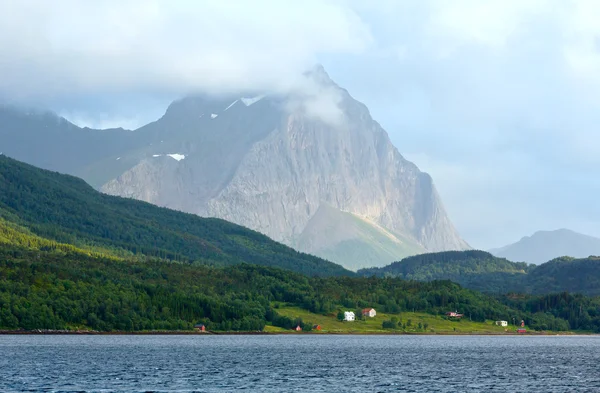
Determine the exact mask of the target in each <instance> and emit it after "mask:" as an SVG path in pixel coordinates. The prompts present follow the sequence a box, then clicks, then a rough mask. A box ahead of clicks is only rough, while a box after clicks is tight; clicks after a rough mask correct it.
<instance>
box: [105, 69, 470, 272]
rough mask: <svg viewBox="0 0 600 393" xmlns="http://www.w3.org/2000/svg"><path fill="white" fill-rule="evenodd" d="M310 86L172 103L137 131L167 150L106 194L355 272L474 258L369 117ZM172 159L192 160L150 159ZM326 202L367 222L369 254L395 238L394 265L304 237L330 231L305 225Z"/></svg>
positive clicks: (330, 90) (313, 78) (337, 94)
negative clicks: (339, 253)
mask: <svg viewBox="0 0 600 393" xmlns="http://www.w3.org/2000/svg"><path fill="white" fill-rule="evenodd" d="M307 81H308V83H309V84H310V88H308V89H304V90H302V89H300V90H299V91H298V92H297V93H292V94H290V95H288V96H285V97H275V96H272V97H266V98H263V99H260V100H258V101H255V102H253V103H251V104H250V105H248V102H249V101H250V100H245V101H243V100H237V101H236V102H234V103H233V105H231V106H229V105H230V104H231V101H233V100H229V101H222V102H215V101H210V100H203V99H199V98H188V99H184V100H182V101H179V102H176V103H174V104H173V105H172V106H171V108H169V110H168V111H167V114H166V115H165V116H164V117H163V118H162V119H160V120H158V121H157V122H155V123H153V124H151V125H148V126H146V127H144V128H142V129H140V130H138V131H136V133H137V132H140V133H141V132H143V133H147V134H150V133H152V134H154V135H156V141H157V140H158V139H161V140H163V142H162V144H158V142H156V143H154V144H153V146H154V147H152V148H150V147H148V148H147V150H146V153H145V154H146V155H145V158H144V159H142V160H141V161H140V162H139V163H138V164H137V165H135V166H133V167H132V168H130V169H129V170H127V171H126V172H124V173H123V174H121V175H120V176H119V177H117V178H116V179H113V180H111V181H109V182H108V183H106V184H105V185H104V186H103V187H102V191H103V192H106V193H109V194H114V195H121V196H127V197H132V198H136V199H141V200H145V201H147V202H150V203H154V204H157V205H161V206H166V207H170V208H175V209H179V210H183V211H186V212H190V213H196V214H199V215H201V216H214V217H219V218H223V219H226V220H229V221H232V222H235V223H238V224H241V225H244V226H247V227H249V228H252V229H255V230H258V231H260V232H262V233H265V234H267V235H269V236H270V237H272V238H273V239H275V240H278V241H281V242H284V243H286V244H289V245H295V246H296V247H298V248H300V249H301V250H302V251H307V252H312V253H315V254H317V255H325V254H326V255H327V257H329V258H331V259H333V261H334V262H338V263H340V264H342V265H344V266H348V267H351V268H357V267H363V266H367V265H369V266H371V265H373V264H375V265H384V264H387V263H389V262H392V261H393V260H395V259H400V258H402V257H404V256H406V255H410V254H414V253H418V252H425V251H442V250H461V249H467V248H469V246H468V245H467V244H466V243H465V242H464V241H463V240H462V239H461V238H460V236H459V235H458V233H457V231H456V230H455V229H454V227H453V225H452V223H451V222H450V220H449V218H448V217H447V215H446V213H445V210H444V207H443V206H442V203H441V201H440V198H439V196H438V194H437V192H436V190H435V187H434V185H433V182H432V180H431V178H430V176H429V175H427V174H425V173H422V172H420V171H419V169H418V168H417V167H416V166H415V165H414V164H413V163H411V162H409V161H407V160H405V159H404V158H403V157H402V156H401V155H400V153H399V152H398V150H397V149H396V148H395V147H394V146H393V145H392V143H391V141H390V140H389V137H388V135H387V133H386V132H385V131H384V130H383V129H382V128H381V127H380V125H379V124H378V123H377V122H375V121H374V120H373V119H372V118H371V116H370V113H369V111H368V109H367V108H366V107H365V106H364V105H363V104H361V103H359V102H358V101H356V100H354V99H353V98H352V97H351V96H350V95H349V94H348V93H347V92H346V91H345V90H343V89H341V88H340V87H338V86H337V85H335V84H334V83H333V82H332V81H331V80H330V79H329V77H328V76H327V74H326V73H325V72H324V71H323V70H322V69H320V70H316V71H314V72H313V74H311V75H307ZM226 107H227V109H226V110H225V108H226ZM211 115H212V116H211ZM215 115H216V116H215ZM157 146H159V147H160V151H157V150H156V147H157ZM153 149H154V150H153ZM151 153H152V154H151ZM168 153H180V154H183V155H185V159H182V160H180V161H176V160H175V159H173V158H171V157H169V156H163V155H161V156H159V157H153V155H157V154H168ZM138 154H139V151H138ZM324 204H326V205H327V206H328V208H330V209H334V210H338V211H339V212H343V213H348V214H350V215H351V216H348V217H352V220H354V219H356V220H358V221H356V225H358V226H356V228H362V229H357V230H355V231H354V232H353V234H352V236H354V237H359V238H360V237H363V238H361V239H358V240H360V241H361V244H371V243H373V242H372V241H371V240H373V239H371V240H369V237H370V236H376V235H374V234H375V233H378V234H379V235H377V236H383V237H386V240H385V242H381V241H379V240H381V239H379V240H378V241H379V243H380V244H383V243H385V244H386V246H385V247H386V253H384V254H377V255H386V256H387V258H388V259H387V260H380V261H379V260H377V259H376V258H375V259H370V260H368V261H367V260H358V261H349V260H347V258H349V257H348V256H347V255H346V256H345V258H346V260H341V259H338V260H336V255H335V254H333V255H332V254H331V253H330V252H325V249H329V250H330V251H331V249H332V247H333V248H335V246H336V245H335V244H330V242H329V243H328V242H327V241H326V239H327V238H328V237H335V236H331V234H328V233H307V231H309V232H310V231H311V230H323V229H322V228H324V226H323V225H311V226H307V224H308V223H309V221H310V220H311V218H313V217H314V215H315V214H316V213H317V211H318V210H319V208H320V207H321V206H322V205H324ZM334 216H335V215H331V217H334ZM315 228H320V229H315ZM338 228H339V227H338ZM338 230H339V229H338ZM348 236H350V235H348ZM338 237H339V236H338ZM346 237H347V236H346ZM308 238H310V239H312V240H311V241H310V242H302V241H299V239H308ZM319 238H322V239H324V240H323V242H322V243H321V242H319V241H315V239H319ZM342 238H344V240H348V239H346V238H345V237H343V236H342ZM388 240H389V241H388ZM308 244H310V246H308ZM394 244H395V245H397V247H396V248H394V246H392V245H394ZM390 250H391V251H390ZM321 251H323V252H321ZM367 254H368V252H367ZM390 259H391V260H390Z"/></svg>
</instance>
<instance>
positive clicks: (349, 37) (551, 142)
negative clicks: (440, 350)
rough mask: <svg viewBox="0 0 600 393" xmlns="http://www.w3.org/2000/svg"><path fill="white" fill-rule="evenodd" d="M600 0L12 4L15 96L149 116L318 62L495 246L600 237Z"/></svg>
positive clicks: (269, 83)
mask: <svg viewBox="0 0 600 393" xmlns="http://www.w3.org/2000/svg"><path fill="white" fill-rule="evenodd" d="M598 15H600V1H596V0H589V1H585V0H582V1H569V0H556V1H552V0H547V1H538V0H519V1H509V0H500V1H495V0H486V1H483V0H452V1H446V0H439V1H425V0H414V1H401V0H389V1H386V0H381V1H377V0H373V1H368V2H367V1H362V0H348V1H342V0H331V1H327V0H323V1H312V0H303V1H296V0H290V1H286V0H252V1H246V0H237V1H236V0H229V1H223V0H214V1H200V0H197V1H191V0H190V1H174V0H173V1H172V0H168V1H158V0H132V1H129V0H104V1H96V2H91V1H89V2H88V1H80V0H55V1H43V0H39V1H29V0H5V1H2V2H0V54H1V56H0V99H1V100H3V101H9V102H14V103H24V104H28V105H39V106H42V107H47V108H50V109H52V110H54V111H56V112H58V113H60V114H62V115H64V116H66V117H67V118H69V119H70V120H72V121H75V122H77V123H79V124H82V125H89V126H96V127H109V126H123V127H126V128H135V127H136V126H139V125H142V124H143V123H145V122H148V121H151V120H155V119H156V118H158V117H159V116H160V115H161V114H162V113H163V112H164V110H165V108H166V106H167V105H168V104H169V102H170V101H171V100H172V99H174V98H177V97H179V96H181V95H184V94H186V93H188V92H191V91H198V90H202V91H208V92H214V93H220V92H227V91H234V90H235V91H237V90H256V89H260V90H265V89H281V88H284V87H285V86H286V85H288V84H289V83H290V81H291V80H293V78H295V77H296V76H297V75H299V74H300V73H301V72H302V71H303V70H305V69H307V68H309V67H310V66H311V65H313V64H315V63H317V62H319V63H322V64H323V65H324V66H325V68H326V70H327V71H328V72H329V74H330V76H331V77H332V78H333V79H334V80H335V81H336V82H337V83H338V84H340V85H341V86H343V87H345V88H346V89H348V90H349V92H350V93H351V94H352V95H353V96H354V97H355V98H357V99H359V100H360V101H362V102H364V103H365V104H367V106H368V107H369V108H370V110H371V112H372V114H373V116H374V118H375V119H376V120H378V121H379V122H380V123H381V124H382V125H383V127H384V128H385V129H386V130H387V131H388V133H389V134H390V137H391V139H392V141H393V142H394V144H395V145H396V147H397V148H398V149H399V151H400V152H401V153H402V154H403V155H404V156H405V157H407V158H408V159H410V160H412V161H414V162H415V163H416V164H417V165H418V166H419V167H420V168H421V169H422V170H424V171H427V172H429V173H430V174H431V175H432V177H433V179H434V181H435V183H436V185H437V187H438V190H439V192H440V194H441V196H442V199H443V201H444V203H445V205H446V208H447V210H448V213H449V214H450V217H451V219H452V220H453V222H454V223H455V225H456V227H457V228H458V230H459V231H460V233H461V234H462V235H463V237H464V238H465V239H466V240H467V241H468V242H469V243H470V244H471V245H472V246H474V247H478V248H483V249H487V248H490V247H495V246H502V245H505V244H507V243H510V242H513V241H516V240H518V239H520V238H521V237H522V236H524V235H529V234H531V233H533V232H534V231H536V230H548V229H557V228H563V227H565V228H570V229H573V230H576V231H580V232H584V233H588V234H591V235H595V236H600V199H599V196H600V175H599V173H600V154H599V151H600V131H599V127H600V18H599V17H598Z"/></svg>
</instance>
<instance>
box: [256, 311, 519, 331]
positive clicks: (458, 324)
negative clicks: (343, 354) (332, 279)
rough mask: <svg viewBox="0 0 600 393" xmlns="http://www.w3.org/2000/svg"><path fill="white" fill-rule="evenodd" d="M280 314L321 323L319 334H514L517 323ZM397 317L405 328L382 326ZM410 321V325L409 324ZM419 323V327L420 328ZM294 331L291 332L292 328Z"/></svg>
mask: <svg viewBox="0 0 600 393" xmlns="http://www.w3.org/2000/svg"><path fill="white" fill-rule="evenodd" d="M277 312H278V313H279V314H280V315H283V316H287V317H290V318H302V320H303V321H304V323H308V322H310V323H312V324H318V325H321V329H322V330H321V331H320V332H316V333H357V334H360V333H412V334H419V333H420V334H435V333H439V334H513V333H515V331H516V328H515V327H514V326H508V327H500V326H496V325H494V324H493V323H492V321H486V322H485V323H483V322H471V321H469V319H468V318H466V319H462V320H457V321H452V320H448V319H446V318H444V317H442V316H439V315H431V314H425V313H418V312H417V313H413V312H405V313H401V314H395V315H392V314H384V313H380V312H377V316H376V317H374V318H366V319H365V320H362V321H359V320H357V321H354V322H345V321H338V319H337V318H336V316H337V312H335V313H332V314H330V315H321V314H313V313H311V312H310V311H306V310H303V309H300V308H297V307H283V306H280V308H278V309H277ZM392 317H396V318H398V320H399V321H400V324H402V325H404V324H406V325H407V326H406V328H402V327H400V328H397V329H383V327H382V322H383V321H385V320H390V319H391V318H392ZM409 321H410V326H408V325H409ZM419 324H420V327H419ZM265 331H268V332H273V333H277V332H286V330H284V329H281V328H277V327H274V326H266V327H265ZM290 332H292V331H290Z"/></svg>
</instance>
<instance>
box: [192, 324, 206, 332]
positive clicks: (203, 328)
mask: <svg viewBox="0 0 600 393" xmlns="http://www.w3.org/2000/svg"><path fill="white" fill-rule="evenodd" d="M194 329H196V330H197V331H199V332H205V331H206V326H204V325H203V324H201V323H199V324H197V325H196V326H194Z"/></svg>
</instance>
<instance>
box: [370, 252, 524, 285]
mask: <svg viewBox="0 0 600 393" xmlns="http://www.w3.org/2000/svg"><path fill="white" fill-rule="evenodd" d="M531 268H532V267H531V266H529V265H527V264H526V263H515V262H511V261H508V260H506V259H503V258H497V257H494V256H493V255H491V254H490V253H487V252H485V251H477V250H469V251H446V252H439V253H430V254H422V255H416V256H412V257H408V258H404V259H403V260H401V261H399V262H394V263H392V264H390V265H388V266H385V267H382V268H371V269H362V270H359V271H358V274H359V275H363V276H371V275H376V276H379V277H386V276H389V277H401V278H404V279H407V280H418V281H431V280H452V281H454V282H457V283H459V284H461V285H463V286H465V287H468V288H472V289H476V290H479V291H484V292H494V293H506V292H509V291H512V290H515V289H517V288H516V286H515V283H516V282H519V280H521V279H522V277H523V276H525V275H526V273H527V271H529V269H531Z"/></svg>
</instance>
